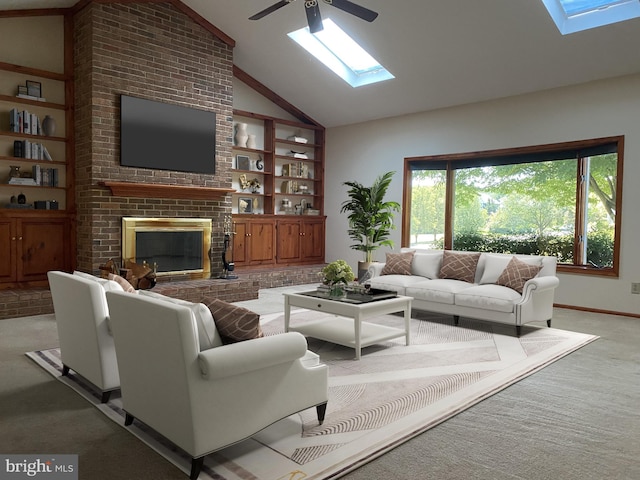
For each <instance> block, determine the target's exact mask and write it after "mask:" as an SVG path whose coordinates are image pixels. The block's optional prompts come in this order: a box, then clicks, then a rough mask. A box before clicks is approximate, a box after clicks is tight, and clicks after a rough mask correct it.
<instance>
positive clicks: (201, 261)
mask: <svg viewBox="0 0 640 480" xmlns="http://www.w3.org/2000/svg"><path fill="white" fill-rule="evenodd" d="M210 248H211V219H205V218H138V217H123V218H122V260H123V265H124V262H125V261H127V260H131V261H133V262H135V263H138V264H142V263H147V264H148V265H149V266H150V267H152V268H154V269H155V270H156V273H157V276H158V277H162V276H176V275H185V276H187V277H188V278H190V279H196V278H209V277H210V276H211V262H210V260H209V250H210Z"/></svg>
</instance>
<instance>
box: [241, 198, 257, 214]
mask: <svg viewBox="0 0 640 480" xmlns="http://www.w3.org/2000/svg"><path fill="white" fill-rule="evenodd" d="M252 212H253V200H252V199H251V198H249V197H240V198H238V213H252Z"/></svg>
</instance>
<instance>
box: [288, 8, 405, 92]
mask: <svg viewBox="0 0 640 480" xmlns="http://www.w3.org/2000/svg"><path fill="white" fill-rule="evenodd" d="M322 25H323V27H324V28H323V29H322V30H320V31H319V32H316V33H313V34H312V33H311V32H310V31H309V27H304V28H301V29H300V30H296V31H295V32H291V33H289V34H288V35H289V37H290V38H291V39H293V40H295V41H296V42H297V43H298V44H299V45H300V46H301V47H303V48H304V49H305V50H307V51H308V52H309V53H310V54H311V55H313V56H314V57H316V58H317V59H318V60H320V61H321V62H322V63H324V64H325V65H326V66H327V67H328V68H329V69H331V71H333V72H334V73H335V74H336V75H338V76H339V77H340V78H342V79H343V80H344V81H346V82H347V83H348V84H349V85H351V86H352V87H361V86H363V85H369V84H371V83H376V82H381V81H383V80H389V79H391V78H395V77H394V76H393V75H391V73H389V72H388V71H387V70H386V69H385V68H384V67H383V66H382V65H380V63H379V62H378V61H377V60H376V59H375V58H373V57H372V56H371V55H369V53H367V51H366V50H365V49H364V48H362V47H361V46H360V45H358V43H357V42H356V41H355V40H353V39H352V38H351V37H350V36H349V35H348V34H347V33H345V32H344V31H343V30H342V29H341V28H340V27H338V25H336V24H335V23H334V22H333V21H332V20H331V19H329V18H327V19H326V20H324V21H323V22H322Z"/></svg>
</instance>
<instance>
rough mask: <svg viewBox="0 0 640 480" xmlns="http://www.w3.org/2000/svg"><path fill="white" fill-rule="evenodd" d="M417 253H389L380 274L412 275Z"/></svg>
mask: <svg viewBox="0 0 640 480" xmlns="http://www.w3.org/2000/svg"><path fill="white" fill-rule="evenodd" d="M415 253H416V252H403V253H387V263H385V264H384V267H383V268H382V273H380V275H411V262H412V260H413V255H414V254H415Z"/></svg>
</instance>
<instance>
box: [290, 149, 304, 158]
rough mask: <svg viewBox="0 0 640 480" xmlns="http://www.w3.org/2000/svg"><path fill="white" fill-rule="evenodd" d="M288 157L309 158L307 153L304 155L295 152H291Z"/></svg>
mask: <svg viewBox="0 0 640 480" xmlns="http://www.w3.org/2000/svg"><path fill="white" fill-rule="evenodd" d="M287 155H288V156H289V157H293V158H309V157H308V156H307V154H306V153H304V152H294V151H293V150H291V151H290V152H289V153H288V154H287Z"/></svg>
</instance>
